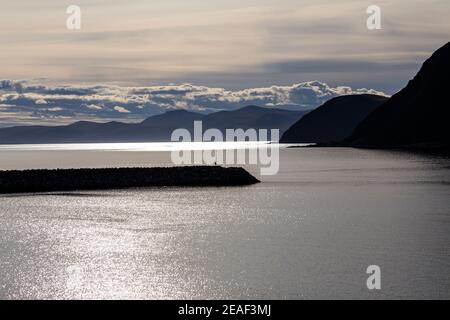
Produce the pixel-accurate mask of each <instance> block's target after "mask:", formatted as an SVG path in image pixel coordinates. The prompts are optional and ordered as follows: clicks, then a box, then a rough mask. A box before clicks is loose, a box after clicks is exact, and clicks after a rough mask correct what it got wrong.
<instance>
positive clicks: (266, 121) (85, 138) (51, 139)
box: [0, 106, 308, 144]
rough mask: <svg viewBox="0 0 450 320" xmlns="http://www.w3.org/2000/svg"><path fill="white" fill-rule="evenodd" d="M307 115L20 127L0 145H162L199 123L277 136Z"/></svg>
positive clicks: (245, 113)
mask: <svg viewBox="0 0 450 320" xmlns="http://www.w3.org/2000/svg"><path fill="white" fill-rule="evenodd" d="M307 112H308V111H289V110H284V109H275V108H262V107H257V106H247V107H244V108H241V109H238V110H233V111H220V112H216V113H212V114H208V115H204V114H200V113H195V112H190V111H184V110H176V111H169V112H166V113H164V114H161V115H157V116H153V117H150V118H148V119H146V120H144V121H142V122H141V123H134V124H129V123H121V122H108V123H95V122H87V121H80V122H75V123H73V124H71V125H67V126H54V127H50V126H20V127H10V128H2V129H0V144H42V143H95V142H96V143H100V142H105V143H106V142H166V141H170V138H171V135H172V132H173V131H174V130H175V129H178V128H185V129H187V130H189V131H191V132H192V131H193V123H194V121H196V120H202V122H203V130H206V129H209V128H217V129H219V130H221V131H223V132H224V130H225V129H239V128H240V129H245V130H246V129H249V128H254V129H280V135H281V134H283V133H284V131H286V130H287V129H288V128H289V127H290V126H291V125H292V124H294V123H295V122H296V121H297V120H298V119H300V118H301V117H302V116H303V115H304V114H305V113H307Z"/></svg>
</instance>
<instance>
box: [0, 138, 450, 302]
mask: <svg viewBox="0 0 450 320" xmlns="http://www.w3.org/2000/svg"><path fill="white" fill-rule="evenodd" d="M209 146H210V145H209ZM209 146H206V145H197V146H193V145H180V144H175V145H174V144H171V143H168V144H166V143H157V144H153V143H148V144H145V143H139V144H85V145H80V144H77V145H9V146H7V145H5V146H0V170H24V169H36V168H85V167H89V168H91V167H96V168H97V167H140V166H147V167H148V166H152V167H155V166H156V167H157V166H171V165H173V163H172V160H171V152H173V151H174V150H178V149H184V150H189V149H191V148H192V149H197V150H198V149H202V148H205V149H207V148H209ZM254 147H255V148H259V147H260V146H254ZM279 152H280V153H279V172H278V174H275V175H270V176H263V175H261V174H260V170H259V168H258V166H255V165H251V166H245V167H246V169H247V170H248V171H249V172H251V173H252V174H254V175H255V176H256V177H257V178H258V179H260V180H261V183H259V184H255V185H251V186H245V187H211V188H209V187H208V188H205V187H198V188H194V187H184V188H178V187H167V188H145V189H128V190H104V191H103V190H100V191H76V192H51V193H38V194H12V195H0V299H288V300H289V299H449V298H450V160H449V158H446V157H440V156H430V155H424V154H418V153H411V152H404V151H380V150H362V149H351V148H291V147H290V146H288V145H280V151H279ZM371 266H376V267H377V268H378V269H377V270H379V274H377V277H378V278H377V279H378V281H379V284H380V287H379V288H378V289H377V288H375V289H374V288H373V287H371V286H370V285H369V286H368V282H370V279H373V278H371V276H372V274H371V273H370V272H369V273H368V271H370V270H373V269H371V268H370V267H371Z"/></svg>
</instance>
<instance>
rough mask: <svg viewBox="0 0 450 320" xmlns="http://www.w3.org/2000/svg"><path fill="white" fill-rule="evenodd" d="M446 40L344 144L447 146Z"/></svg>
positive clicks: (449, 71)
mask: <svg viewBox="0 0 450 320" xmlns="http://www.w3.org/2000/svg"><path fill="white" fill-rule="evenodd" d="M449 88H450V42H449V43H447V44H446V45H444V46H443V47H442V48H440V49H439V50H437V51H436V52H435V53H434V54H433V55H432V56H431V58H429V59H428V60H427V61H426V62H425V63H424V64H423V66H422V68H421V70H420V71H419V73H418V74H417V75H416V76H415V77H414V79H413V80H411V81H410V82H409V83H408V85H407V86H406V88H404V89H403V90H401V91H400V92H398V93H397V94H395V95H394V96H392V98H390V99H389V100H388V101H387V102H386V103H384V104H382V105H381V106H380V107H379V108H377V109H376V110H375V111H374V112H372V113H371V114H370V115H369V116H368V117H367V118H366V119H364V120H363V121H362V122H361V123H360V124H359V125H358V126H357V128H356V129H355V131H354V132H353V134H352V135H351V137H350V138H349V139H347V141H346V143H347V144H349V145H351V146H357V147H372V148H392V147H419V148H422V147H425V148H429V147H431V148H433V147H435V148H441V147H445V148H448V147H449V146H450V125H449V120H450V99H449V93H448V90H449Z"/></svg>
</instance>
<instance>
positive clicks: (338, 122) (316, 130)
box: [281, 94, 387, 143]
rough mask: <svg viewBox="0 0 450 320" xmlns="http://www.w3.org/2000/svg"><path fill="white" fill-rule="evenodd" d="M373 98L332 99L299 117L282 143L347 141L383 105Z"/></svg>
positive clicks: (370, 96) (348, 97)
mask: <svg viewBox="0 0 450 320" xmlns="http://www.w3.org/2000/svg"><path fill="white" fill-rule="evenodd" d="M386 100H387V98H386V97H383V96H377V95H369V94H364V95H348V96H340V97H336V98H333V99H331V100H329V101H328V102H326V103H325V104H323V105H322V106H320V107H319V108H317V109H315V110H313V111H311V112H310V113H308V114H307V115H305V116H304V117H302V118H301V119H300V120H299V121H298V122H297V123H295V124H294V125H293V126H292V127H291V128H289V129H288V130H287V131H286V132H285V133H284V135H283V137H282V138H281V142H282V143H332V142H337V141H342V140H343V139H345V138H347V137H348V136H349V135H350V134H351V133H352V132H353V130H354V129H355V128H356V126H357V125H358V124H359V123H360V122H361V121H362V120H363V119H364V118H365V117H367V115H369V114H370V113H371V112H372V111H374V110H375V109H376V108H377V107H379V106H380V105H381V104H382V103H384V102H386Z"/></svg>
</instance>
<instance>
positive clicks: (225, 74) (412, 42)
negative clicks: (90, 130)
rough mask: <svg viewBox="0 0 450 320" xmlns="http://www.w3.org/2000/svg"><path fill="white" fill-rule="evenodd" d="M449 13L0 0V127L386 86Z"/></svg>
mask: <svg viewBox="0 0 450 320" xmlns="http://www.w3.org/2000/svg"><path fill="white" fill-rule="evenodd" d="M73 4H75V5H78V6H79V7H80V8H81V29H80V30H68V29H67V27H66V19H67V18H68V14H67V13H66V9H67V7H68V6H69V5H73ZM373 4H375V5H378V6H379V7H380V8H381V18H382V20H381V21H382V29H381V30H369V29H368V28H367V26H366V20H367V18H368V14H367V13H366V9H367V7H368V6H369V5H373ZM449 16H450V1H449V0H389V1H387V0H380V1H378V0H371V1H364V0H341V1H336V0H334V1H327V0H208V1H206V0H189V1H187V0H128V1H119V0H97V1H92V0H91V1H88V0H78V1H76V0H70V1H66V0H40V1H35V0H16V1H6V0H0V41H1V43H2V46H1V49H0V79H4V80H3V82H2V85H1V86H0V125H3V126H5V125H9V124H15V123H22V122H23V123H25V122H26V123H29V122H30V121H31V123H37V122H67V121H70V120H71V119H74V118H77V119H78V118H83V119H85V118H86V119H96V118H98V119H116V118H119V119H122V118H123V119H129V120H130V119H131V120H135V119H140V118H143V117H145V116H148V115H151V114H154V113H158V112H161V111H162V110H166V109H173V108H187V109H192V110H200V111H205V112H207V111H211V110H216V109H226V108H232V107H236V106H239V105H242V104H245V103H259V104H261V103H264V104H265V105H267V106H273V105H274V106H284V105H288V106H290V107H292V106H298V107H299V108H305V107H311V106H312V107H314V106H317V104H318V103H321V102H322V101H323V100H324V97H326V98H330V97H333V96H334V95H339V94H341V93H342V92H346V93H353V92H360V93H365V92H378V93H384V94H387V95H391V94H393V93H395V92H396V91H398V90H399V89H401V88H402V87H403V86H404V85H405V84H406V83H407V81H408V80H409V79H411V78H412V77H413V76H414V75H415V73H416V72H417V71H418V70H419V68H420V65H421V64H422V63H423V61H424V60H425V59H426V58H428V57H429V56H430V55H431V54H432V52H433V51H435V50H436V49H437V48H439V47H440V46H442V45H444V44H445V43H446V42H448V41H449V40H450V39H449V38H450V37H449V34H450V19H448V17H449ZM186 88H190V89H189V90H191V91H189V90H188V91H189V92H190V93H188V91H186ZM280 88H281V89H280ZM298 88H300V89H301V90H300V91H302V92H303V93H304V95H303V96H301V97H300V98H299V96H298V90H297V89H298ZM343 88H344V89H343ZM80 90H81V91H80ZM83 90H84V91H83ZM308 90H309V91H308ZM69 91H71V92H70V93H71V94H70V95H69V94H68V92H69ZM144 91H145V93H144ZM160 91H161V92H160ZM136 92H141V94H136ZM149 92H150V93H149ZM180 92H181V93H180ZM199 92H200V93H199ZM249 92H253V93H255V92H258V95H259V94H260V93H261V92H265V93H264V94H265V95H266V96H265V97H264V98H261V97H260V96H258V97H257V98H256V99H252V98H249V97H247V98H245V99H244V98H242V96H243V95H244V96H245V94H248V93H249ZM280 92H284V93H280ZM286 92H288V93H286ZM289 92H294V94H293V95H292V96H290V94H289ZM330 92H331V93H330ZM283 94H287V97H285V98H280V97H281V96H282V95H283ZM96 95H97V96H96ZM112 95H115V96H114V97H113V100H114V101H113V102H111V99H110V98H111V96H112ZM267 95H270V97H267ZM104 96H108V99H106V100H105V99H103V98H104ZM162 96H164V97H162ZM199 96H202V98H201V99H199V98H198V97H199ZM155 97H156V98H155ZM236 97H239V98H236ZM194 98H195V99H194ZM133 99H134V100H133ZM146 99H147V100H146ZM233 99H234V100H233ZM283 99H284V100H283ZM211 101H212V102H211ZM88 106H90V108H89V107H88ZM94 106H95V107H94Z"/></svg>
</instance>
